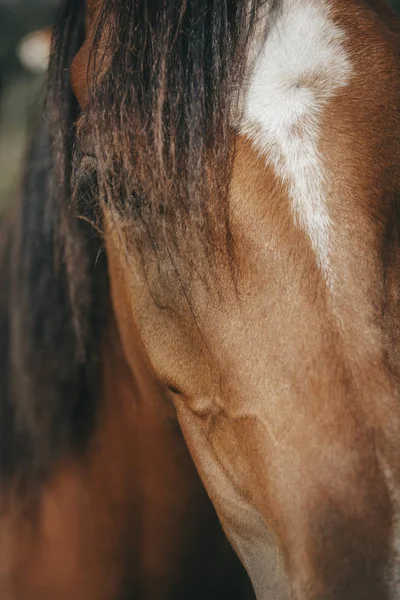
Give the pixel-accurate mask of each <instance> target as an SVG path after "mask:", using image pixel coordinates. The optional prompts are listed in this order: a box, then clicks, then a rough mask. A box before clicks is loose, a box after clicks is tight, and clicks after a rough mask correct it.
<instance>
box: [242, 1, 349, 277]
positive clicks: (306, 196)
mask: <svg viewBox="0 0 400 600" xmlns="http://www.w3.org/2000/svg"><path fill="white" fill-rule="evenodd" d="M330 13H331V11H330V6H329V2H327V1H326V0H283V1H282V4H281V6H280V7H279V9H278V10H277V11H276V12H269V13H268V14H267V17H266V18H268V19H269V20H270V26H269V30H268V33H267V36H266V39H265V43H264V45H263V47H262V48H261V50H260V52H259V53H258V55H257V58H256V60H255V64H254V66H253V71H252V74H251V77H250V81H249V87H248V89H247V92H246V98H245V104H244V118H243V121H242V126H241V130H242V132H243V133H244V134H246V135H248V136H249V137H250V138H251V139H252V141H253V142H254V144H255V146H256V147H257V149H258V151H259V152H261V153H262V154H263V155H265V156H266V158H267V160H268V161H270V162H271V164H272V166H273V167H274V169H275V172H276V174H277V175H278V176H279V177H280V179H281V180H282V181H283V182H285V184H286V185H287V187H288V191H289V195H290V201H291V206H292V210H293V214H294V218H295V221H296V224H297V225H298V226H299V227H301V228H302V229H304V231H306V232H307V234H308V236H309V238H310V240H311V244H312V247H313V249H314V252H315V254H316V259H317V264H318V266H319V268H320V269H321V270H322V272H323V273H324V275H325V276H326V278H327V280H328V283H329V284H331V283H332V282H331V272H330V243H329V236H330V227H331V222H330V216H329V211H328V206H327V197H326V196H327V181H328V179H327V178H328V175H329V173H328V170H327V168H326V167H325V165H324V158H323V156H322V155H321V153H320V150H319V141H320V134H321V122H322V117H323V111H324V109H325V107H326V105H327V103H328V102H329V100H331V99H332V98H333V97H334V96H335V94H336V92H337V91H338V90H340V88H342V87H343V86H345V85H346V84H347V83H348V81H349V78H350V75H351V71H352V69H351V65H350V62H349V59H348V56H347V53H346V50H345V47H344V40H345V33H344V32H343V31H342V30H341V29H340V28H339V27H338V26H337V25H336V24H335V23H334V22H333V21H332V18H331V14H330ZM257 50H258V49H257Z"/></svg>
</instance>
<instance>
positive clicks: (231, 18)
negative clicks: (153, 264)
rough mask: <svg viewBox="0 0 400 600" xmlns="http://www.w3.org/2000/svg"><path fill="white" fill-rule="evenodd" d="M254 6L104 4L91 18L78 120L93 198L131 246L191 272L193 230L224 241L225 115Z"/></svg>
mask: <svg viewBox="0 0 400 600" xmlns="http://www.w3.org/2000/svg"><path fill="white" fill-rule="evenodd" d="M260 2H261V0H246V1H244V0H184V1H182V0H152V1H151V2H150V1H149V0H109V1H108V2H103V3H102V10H101V13H100V15H99V17H98V21H97V23H96V35H95V39H94V42H93V48H92V54H91V61H90V65H89V72H90V78H89V79H90V82H91V85H90V90H89V106H88V107H87V110H86V111H85V116H84V117H83V118H82V119H83V123H82V121H81V125H82V128H83V130H90V132H91V135H92V138H93V139H92V142H93V145H94V147H95V149H96V156H97V175H98V184H99V188H100V198H101V199H102V200H103V201H104V202H106V203H107V204H108V205H109V206H111V207H112V208H113V209H116V212H117V214H119V215H120V216H121V217H122V220H123V222H124V223H126V224H127V232H128V234H129V238H130V239H131V240H132V241H134V242H135V243H136V244H137V243H140V242H143V241H144V240H145V241H147V242H150V245H151V247H152V248H153V249H154V250H156V251H158V252H161V253H163V252H164V250H165V248H167V249H168V252H169V255H170V256H172V257H174V258H175V262H177V261H178V260H179V259H181V262H182V263H184V264H185V265H186V266H187V267H191V266H192V265H190V264H189V263H190V262H191V256H190V252H186V253H185V252H184V251H183V248H184V242H185V241H186V240H187V239H188V237H189V238H190V240H191V243H193V239H194V238H196V239H197V240H198V241H199V242H200V245H201V246H202V247H203V248H210V247H213V246H214V247H215V244H220V245H221V242H222V245H224V243H225V242H227V244H228V246H229V240H230V238H229V213H228V204H227V202H226V198H227V195H228V187H229V181H230V173H231V168H232V159H233V154H234V130H233V127H232V117H233V115H236V114H237V112H238V108H239V107H238V100H239V95H238V89H239V86H240V85H241V84H242V83H243V79H244V76H245V67H246V58H247V47H248V41H249V38H250V35H251V32H252V29H253V25H254V22H255V17H256V13H257V8H258V5H259V4H260ZM109 48H112V49H113V51H112V53H109V52H108V49H109ZM78 164H79V163H78ZM78 173H79V170H78ZM77 184H78V188H79V177H78V179H77ZM78 196H79V194H78ZM141 233H142V234H143V235H141ZM182 253H183V256H182Z"/></svg>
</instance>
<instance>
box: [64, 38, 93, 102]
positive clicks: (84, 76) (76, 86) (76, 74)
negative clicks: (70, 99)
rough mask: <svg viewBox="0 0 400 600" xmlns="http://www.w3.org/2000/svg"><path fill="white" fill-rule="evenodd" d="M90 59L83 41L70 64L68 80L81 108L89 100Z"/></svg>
mask: <svg viewBox="0 0 400 600" xmlns="http://www.w3.org/2000/svg"><path fill="white" fill-rule="evenodd" d="M89 60H90V46H89V44H88V42H87V40H85V41H84V43H83V45H82V46H81V48H80V49H79V51H78V52H77V53H76V54H75V57H74V59H73V61H72V63H71V66H70V71H69V74H70V82H71V88H72V91H73V93H74V96H75V98H76V99H77V101H78V104H79V106H80V107H81V110H84V109H85V107H86V106H87V104H88V100H89V85H88V64H89Z"/></svg>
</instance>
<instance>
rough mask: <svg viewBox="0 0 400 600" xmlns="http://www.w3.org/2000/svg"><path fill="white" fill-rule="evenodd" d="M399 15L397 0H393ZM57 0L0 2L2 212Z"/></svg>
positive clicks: (38, 89) (35, 97)
mask: <svg viewBox="0 0 400 600" xmlns="http://www.w3.org/2000/svg"><path fill="white" fill-rule="evenodd" d="M391 1H392V4H393V6H394V8H395V9H396V10H398V11H399V12H400V0H391ZM58 2H59V0H0V213H1V211H2V210H3V209H4V207H5V206H6V204H7V203H8V202H10V201H12V198H13V196H14V194H15V193H16V189H17V187H18V181H19V177H20V167H21V160H22V157H23V153H24V148H25V146H26V142H27V136H28V135H29V130H30V127H31V123H32V120H33V118H34V116H35V114H36V112H37V109H38V107H39V106H40V103H41V101H42V98H43V93H44V85H45V75H46V68H47V61H48V52H49V42H50V28H51V23H52V20H53V15H54V12H55V10H56V8H57V4H58Z"/></svg>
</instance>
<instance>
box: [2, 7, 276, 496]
mask: <svg viewBox="0 0 400 600" xmlns="http://www.w3.org/2000/svg"><path fill="white" fill-rule="evenodd" d="M270 1H271V2H273V1H274V0H270ZM260 3H261V0H252V1H250V2H247V1H244V0H189V1H188V2H186V3H185V2H182V0H107V1H106V2H104V9H103V11H102V14H101V15H100V19H99V23H98V28H99V35H98V36H97V39H96V40H95V48H94V53H93V61H94V62H93V64H92V66H93V67H94V68H95V67H96V64H97V66H98V62H99V61H100V62H101V57H99V56H98V54H97V53H96V44H97V45H99V42H100V38H101V37H102V36H106V37H105V38H104V37H103V41H104V39H106V40H108V43H109V47H110V48H112V50H113V54H112V55H111V62H110V64H108V67H107V72H106V75H105V76H104V77H102V79H101V81H100V80H99V81H97V82H96V80H95V81H94V83H95V84H96V87H94V88H93V90H92V94H91V105H90V107H89V114H90V117H91V123H92V125H93V132H94V133H93V135H94V136H95V137H96V136H98V140H100V139H101V146H100V147H101V148H102V149H104V152H103V153H100V156H99V159H98V164H99V168H98V180H99V186H100V198H103V200H108V201H109V202H112V203H113V204H114V205H115V207H116V208H117V209H118V210H120V211H124V214H125V215H126V216H127V217H128V218H129V217H131V216H132V214H133V212H135V211H137V201H133V199H134V198H136V199H137V197H138V196H140V197H141V198H144V203H145V205H146V206H147V209H148V210H147V213H146V211H144V213H143V215H142V218H143V222H144V223H145V226H146V230H147V231H148V233H149V234H150V236H151V235H153V238H154V236H157V235H158V234H159V233H160V232H164V233H165V232H166V231H167V232H168V227H165V223H164V224H162V226H161V227H160V223H159V222H158V221H157V219H158V220H159V218H160V215H163V218H166V216H168V215H171V214H175V215H177V214H178V213H180V214H181V216H182V215H186V216H187V218H188V219H191V218H192V220H193V221H194V222H195V223H198V225H199V230H206V229H207V227H205V226H204V222H205V221H207V218H206V219H205V221H204V222H202V221H201V219H202V217H203V216H204V215H212V220H213V221H214V222H215V220H218V218H219V217H221V219H222V220H224V219H226V218H227V215H226V210H225V208H226V207H225V205H224V203H223V197H224V193H227V189H228V185H229V172H230V171H229V169H230V165H231V152H232V145H231V141H232V133H233V132H232V131H231V124H230V111H231V109H232V107H233V100H232V98H233V97H234V94H233V90H234V88H235V86H237V85H238V83H239V82H240V78H241V77H242V76H243V73H244V62H245V56H246V52H245V50H246V44H247V40H248V38H249V35H250V31H251V28H252V25H253V22H254V16H255V11H256V7H257V5H258V4H260ZM84 18H85V14H84V3H83V0H65V1H64V2H63V6H62V7H61V10H60V13H59V16H58V20H57V23H56V25H55V29H54V34H53V46H52V53H51V54H52V58H51V65H50V70H49V79H48V93H47V99H46V103H45V107H44V110H43V113H42V115H41V117H40V119H39V120H38V123H37V126H36V129H35V132H34V135H33V142H32V144H31V148H30V151H29V153H28V157H27V161H26V166H25V176H24V180H23V185H22V192H21V196H20V202H19V207H18V211H17V212H16V215H15V218H14V221H13V224H12V226H10V227H7V231H8V233H7V234H6V235H3V239H4V240H6V237H7V240H8V241H4V243H3V244H2V245H3V246H4V248H3V251H2V246H1V244H0V252H2V257H3V258H1V256H0V269H1V272H0V282H1V283H0V285H1V288H0V335H1V338H0V341H1V349H0V350H1V354H0V481H1V480H3V481H9V480H10V479H14V478H17V480H18V481H20V483H21V484H24V485H27V484H29V483H30V482H32V481H40V480H42V478H44V477H46V474H47V473H48V472H49V470H50V469H51V467H52V465H53V464H54V462H55V461H56V460H58V459H59V458H61V457H62V456H63V455H64V454H65V453H67V452H70V451H79V450H80V449H83V448H85V445H86V443H87V440H88V439H89V437H90V432H91V430H92V428H93V425H94V422H95V418H96V414H97V408H98V399H97V398H98V394H97V391H98V390H97V386H96V383H95V382H96V381H98V380H99V377H98V372H97V371H98V367H99V365H98V355H99V352H98V349H99V343H100V335H101V330H102V329H103V330H104V323H105V319H106V312H107V310H106V308H107V303H108V297H109V294H108V288H107V266H106V262H105V259H104V257H102V255H101V254H100V256H101V258H100V260H98V256H99V249H100V245H101V240H100V238H99V236H98V235H97V234H96V233H95V231H94V229H93V228H92V227H91V226H90V225H88V224H87V222H86V221H84V220H82V219H78V218H77V216H78V215H77V213H78V212H79V213H80V214H82V212H85V216H88V217H89V219H88V220H90V218H93V220H94V219H96V215H95V214H94V213H93V214H91V211H92V207H91V206H90V204H89V203H87V202H86V203H85V196H82V194H81V195H80V194H79V193H78V198H77V202H76V203H73V202H72V201H71V198H72V197H73V196H74V194H75V196H76V190H74V189H73V183H72V182H73V181H74V177H73V170H74V155H75V150H74V147H75V138H76V135H75V122H76V119H77V116H78V112H79V111H78V107H77V104H76V101H75V99H74V97H73V94H72V91H71V87H70V81H69V67H70V64H71V61H72V59H73V57H74V56H75V54H76V52H77V51H78V49H79V47H80V45H81V44H82V41H83V36H84ZM115 165H117V167H116V166H115ZM210 174H211V177H210ZM219 177H220V179H221V181H219V179H218V178H219ZM75 179H76V177H75ZM78 179H79V177H78ZM81 184H82V182H81V181H80V182H78V188H77V189H78V190H79V189H82V185H81ZM215 186H216V187H217V188H218V189H219V191H220V192H221V194H220V195H219V196H218V198H219V200H220V204H216V203H215V204H214V205H213V206H211V204H210V201H209V200H210V194H209V192H210V191H211V190H212V189H213V188H214V187H215ZM214 191H215V190H214ZM117 192H118V194H117ZM164 192H165V193H164ZM160 207H162V208H163V210H162V211H161V210H160ZM155 215H156V218H155ZM146 219H147V220H146ZM172 229H173V228H172ZM172 229H171V231H172ZM4 281H5V282H6V283H5V284H4V283H3V282H4Z"/></svg>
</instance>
